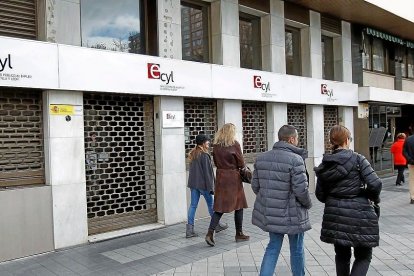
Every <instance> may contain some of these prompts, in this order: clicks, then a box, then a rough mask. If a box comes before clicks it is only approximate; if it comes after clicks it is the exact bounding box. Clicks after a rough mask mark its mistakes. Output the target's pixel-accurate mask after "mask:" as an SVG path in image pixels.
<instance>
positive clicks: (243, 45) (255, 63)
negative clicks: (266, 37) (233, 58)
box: [239, 14, 262, 69]
mask: <svg viewBox="0 0 414 276" xmlns="http://www.w3.org/2000/svg"><path fill="white" fill-rule="evenodd" d="M239 32H240V67H242V68H249V69H261V67H262V52H261V41H260V18H257V17H254V16H251V15H247V14H241V16H240V19H239Z"/></svg>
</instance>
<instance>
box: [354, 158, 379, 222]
mask: <svg viewBox="0 0 414 276" xmlns="http://www.w3.org/2000/svg"><path fill="white" fill-rule="evenodd" d="M359 158H360V157H359V154H358V155H357V160H356V162H357V170H358V174H359V179H360V180H361V184H362V186H361V189H362V194H365V189H366V183H365V181H364V178H363V177H362V175H361V168H360V166H359V162H360V159H359ZM368 200H369V199H368ZM369 202H370V204H371V206H372V208H374V212H375V214H376V215H377V217H378V219H379V217H380V214H381V207H380V206H379V205H378V203H375V202H373V201H372V200H369Z"/></svg>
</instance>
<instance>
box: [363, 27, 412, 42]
mask: <svg viewBox="0 0 414 276" xmlns="http://www.w3.org/2000/svg"><path fill="white" fill-rule="evenodd" d="M365 31H366V32H367V34H368V35H372V36H375V37H378V38H381V39H383V40H387V41H390V42H394V43H397V44H400V45H404V44H405V43H404V40H402V39H401V38H399V37H396V36H393V35H390V34H386V33H383V32H380V31H377V30H374V29H371V28H366V29H365Z"/></svg>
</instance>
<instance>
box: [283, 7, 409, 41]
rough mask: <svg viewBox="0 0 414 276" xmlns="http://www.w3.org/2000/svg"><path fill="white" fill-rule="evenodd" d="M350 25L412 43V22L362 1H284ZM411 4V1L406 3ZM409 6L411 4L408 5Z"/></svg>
mask: <svg viewBox="0 0 414 276" xmlns="http://www.w3.org/2000/svg"><path fill="white" fill-rule="evenodd" d="M285 1H287V2H291V3H295V4H298V5H301V6H303V7H306V8H308V9H311V10H314V11H317V12H320V13H323V14H328V15H330V16H332V17H334V18H339V19H342V20H345V21H348V22H351V23H357V24H360V25H363V26H369V27H371V28H378V29H381V30H382V31H384V32H387V33H389V34H392V35H394V36H396V37H399V38H401V39H403V40H409V41H414V31H413V30H414V22H411V21H409V20H407V19H404V18H402V17H400V16H398V15H395V14H393V13H391V12H389V11H386V10H384V9H382V8H380V7H378V6H376V5H373V4H371V3H369V2H366V1H364V0H352V1H344V0H318V1H317V0H285ZM407 2H412V1H407ZM410 4H411V3H410Z"/></svg>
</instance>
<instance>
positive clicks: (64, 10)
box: [38, 0, 81, 46]
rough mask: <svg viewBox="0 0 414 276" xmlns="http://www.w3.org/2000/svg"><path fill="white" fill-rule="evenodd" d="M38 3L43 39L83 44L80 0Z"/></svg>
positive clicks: (40, 34)
mask: <svg viewBox="0 0 414 276" xmlns="http://www.w3.org/2000/svg"><path fill="white" fill-rule="evenodd" d="M38 5H39V6H38V8H39V15H40V18H39V28H38V30H39V37H40V39H41V40H44V41H47V42H55V43H61V44H68V45H75V46H81V25H80V23H81V19H80V15H81V9H80V1H79V0H69V1H68V0H44V1H39V4H38Z"/></svg>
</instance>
